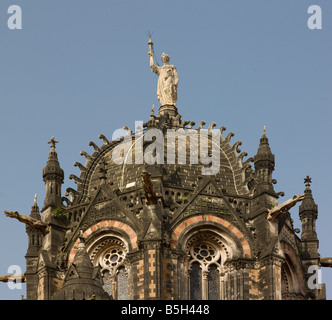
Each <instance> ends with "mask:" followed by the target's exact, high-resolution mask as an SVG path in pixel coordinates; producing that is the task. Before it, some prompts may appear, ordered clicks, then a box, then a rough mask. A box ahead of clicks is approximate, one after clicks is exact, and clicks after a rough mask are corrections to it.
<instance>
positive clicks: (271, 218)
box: [267, 194, 304, 221]
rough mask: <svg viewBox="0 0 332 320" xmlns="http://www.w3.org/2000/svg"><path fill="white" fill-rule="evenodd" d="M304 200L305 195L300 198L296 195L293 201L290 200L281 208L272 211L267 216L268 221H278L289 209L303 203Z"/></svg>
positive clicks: (281, 205) (277, 207)
mask: <svg viewBox="0 0 332 320" xmlns="http://www.w3.org/2000/svg"><path fill="white" fill-rule="evenodd" d="M303 199H304V194H302V195H299V196H297V195H295V196H294V197H293V198H292V199H289V200H287V201H285V202H284V203H282V204H280V205H279V206H276V207H274V208H272V209H270V210H269V211H268V214H267V219H268V220H269V221H275V220H276V219H279V218H280V217H281V216H283V215H284V214H286V213H287V212H288V210H289V209H291V208H292V207H294V206H295V205H296V204H297V203H298V202H300V201H302V200H303Z"/></svg>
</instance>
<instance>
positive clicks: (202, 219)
mask: <svg viewBox="0 0 332 320" xmlns="http://www.w3.org/2000/svg"><path fill="white" fill-rule="evenodd" d="M206 222H214V223H217V224H220V225H222V226H224V227H225V228H227V229H228V230H229V231H231V232H232V233H233V235H234V237H236V238H237V239H238V240H239V242H240V243H241V245H242V250H243V254H244V256H247V257H250V256H251V250H250V246H249V243H248V241H247V240H246V239H245V237H244V235H243V233H242V232H241V231H240V230H239V229H238V228H236V227H235V226H234V225H233V224H231V223H230V222H228V221H226V220H224V219H221V218H219V217H216V216H213V215H198V216H194V217H190V218H188V219H186V220H184V221H183V222H181V223H180V224H179V225H178V226H177V227H176V228H175V229H174V231H173V233H172V239H171V247H172V248H176V246H177V244H178V240H179V238H180V236H181V234H182V232H183V231H184V230H185V229H186V228H188V227H189V226H190V227H192V226H193V225H194V224H197V225H198V224H202V225H203V224H204V223H206Z"/></svg>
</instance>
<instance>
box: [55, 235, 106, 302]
mask: <svg viewBox="0 0 332 320" xmlns="http://www.w3.org/2000/svg"><path fill="white" fill-rule="evenodd" d="M79 239H80V242H79V244H78V246H77V251H76V254H75V257H74V260H73V262H72V263H71V265H70V266H69V268H68V271H67V274H66V277H65V279H64V283H63V287H62V289H61V290H60V291H59V292H57V293H56V294H55V296H54V297H53V299H54V300H88V299H90V300H108V299H110V297H109V295H108V294H107V293H106V292H105V291H104V289H103V280H102V276H101V273H100V267H94V266H93V264H92V262H91V260H90V258H89V254H88V252H87V250H86V246H85V239H84V238H83V235H82V232H81V233H80V236H79Z"/></svg>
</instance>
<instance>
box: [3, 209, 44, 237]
mask: <svg viewBox="0 0 332 320" xmlns="http://www.w3.org/2000/svg"><path fill="white" fill-rule="evenodd" d="M5 215H6V216H7V217H9V218H15V219H17V220H18V221H20V222H23V223H25V224H26V225H28V226H29V227H31V228H33V229H38V230H40V231H41V232H42V233H43V235H45V234H47V233H48V232H49V227H48V225H46V224H45V223H44V222H42V221H40V220H37V219H34V218H31V217H28V216H25V215H24V214H19V213H18V212H17V211H5Z"/></svg>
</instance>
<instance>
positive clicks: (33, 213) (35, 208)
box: [30, 194, 41, 220]
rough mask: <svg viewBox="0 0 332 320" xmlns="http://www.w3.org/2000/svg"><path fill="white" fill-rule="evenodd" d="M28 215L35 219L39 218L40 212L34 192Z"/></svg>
mask: <svg viewBox="0 0 332 320" xmlns="http://www.w3.org/2000/svg"><path fill="white" fill-rule="evenodd" d="M30 217H31V218H34V219H37V220H41V217H40V213H39V207H38V204H37V194H35V198H34V200H33V204H32V207H31V213H30Z"/></svg>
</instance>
